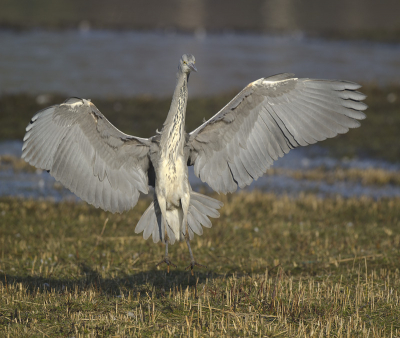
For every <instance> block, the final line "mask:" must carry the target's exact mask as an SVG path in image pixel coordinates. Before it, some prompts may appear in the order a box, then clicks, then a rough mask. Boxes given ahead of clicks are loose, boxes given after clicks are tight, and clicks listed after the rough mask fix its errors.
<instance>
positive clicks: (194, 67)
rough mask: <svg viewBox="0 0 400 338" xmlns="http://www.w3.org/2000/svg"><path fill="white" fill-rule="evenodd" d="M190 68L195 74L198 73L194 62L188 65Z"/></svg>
mask: <svg viewBox="0 0 400 338" xmlns="http://www.w3.org/2000/svg"><path fill="white" fill-rule="evenodd" d="M188 66H189V68H190V69H191V70H194V71H195V72H197V68H196V66H195V65H194V63H193V62H190V63H188Z"/></svg>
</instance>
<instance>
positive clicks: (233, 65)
mask: <svg viewBox="0 0 400 338" xmlns="http://www.w3.org/2000/svg"><path fill="white" fill-rule="evenodd" d="M0 46H1V47H0V74H1V76H0V92H3V93H10V92H27V93H34V94H40V93H47V92H58V93H61V94H65V96H79V97H86V98H96V97H100V96H135V95H141V94H150V95H154V96H170V95H171V94H172V92H173V89H174V85H175V70H176V67H177V64H178V59H179V57H180V56H181V55H182V54H183V53H192V54H194V55H195V56H196V60H197V62H196V66H197V68H198V70H199V72H198V73H197V74H193V75H192V76H191V81H190V95H191V96H200V95H214V94H217V93H221V92H226V91H228V90H231V89H240V88H243V87H244V86H245V85H247V84H248V83H249V82H251V81H254V80H256V79H258V78H260V77H263V76H269V75H273V74H276V73H282V72H293V73H296V75H297V76H299V77H315V78H334V79H347V80H350V81H355V82H377V83H379V84H388V83H399V81H400V58H399V55H400V45H399V44H383V43H377V42H362V41H358V42H357V41H351V42H343V41H342V42H341V41H327V40H322V39H311V38H305V37H303V36H302V35H301V34H298V35H289V36H263V35H248V34H235V35H234V34H215V35H203V34H198V35H189V34H187V35H185V34H165V33H157V32H134V31H128V32H111V31H88V32H80V31H56V32H54V31H53V32H52V31H29V32H23V33H16V32H10V31H0Z"/></svg>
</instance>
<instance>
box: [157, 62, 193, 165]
mask: <svg viewBox="0 0 400 338" xmlns="http://www.w3.org/2000/svg"><path fill="white" fill-rule="evenodd" d="M187 84H188V74H186V73H184V72H182V71H181V70H180V69H179V70H178V72H177V74H176V87H175V91H174V95H173V97H172V102H171V107H170V109H169V112H168V115H167V119H166V120H165V122H164V126H163V129H162V132H161V142H160V146H161V152H162V153H163V154H164V155H166V154H169V156H170V157H172V158H171V160H175V159H176V156H177V155H178V154H180V155H182V156H183V147H184V144H185V118H186V104H187V98H188V86H187Z"/></svg>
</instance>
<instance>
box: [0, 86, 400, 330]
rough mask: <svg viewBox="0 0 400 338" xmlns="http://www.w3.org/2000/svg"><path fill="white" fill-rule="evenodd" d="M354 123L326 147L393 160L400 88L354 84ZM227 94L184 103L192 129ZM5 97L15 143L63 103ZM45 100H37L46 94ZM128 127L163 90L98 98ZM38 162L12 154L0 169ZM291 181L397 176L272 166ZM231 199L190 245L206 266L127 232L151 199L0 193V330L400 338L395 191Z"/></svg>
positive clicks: (141, 129) (150, 111) (151, 112)
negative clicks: (385, 195)
mask: <svg viewBox="0 0 400 338" xmlns="http://www.w3.org/2000/svg"><path fill="white" fill-rule="evenodd" d="M362 91H363V92H364V93H366V94H367V95H368V98H367V100H366V102H367V104H368V105H369V109H368V110H367V112H366V113H367V117H368V118H367V119H366V120H365V121H363V122H362V127H361V128H358V129H355V130H352V131H351V132H349V133H348V134H346V135H342V136H340V137H337V138H335V139H332V140H327V141H324V142H323V143H321V144H322V145H323V146H324V147H327V148H328V149H329V150H330V154H331V155H333V156H339V157H344V156H348V157H353V156H361V157H362V156H368V157H370V158H375V159H376V158H379V159H385V160H387V161H390V162H398V161H399V158H400V147H399V145H398V144H399V142H398V135H399V134H400V87H398V86H389V87H386V88H379V87H376V86H374V85H368V86H365V87H363V88H362ZM232 96H233V93H228V94H226V95H221V96H219V97H214V98H198V99H192V100H190V102H189V104H188V114H187V130H188V131H189V130H192V129H194V128H195V127H196V126H197V125H198V124H199V123H201V120H202V119H203V117H205V118H208V117H210V116H211V115H213V114H214V113H215V112H216V111H218V110H219V109H220V108H221V107H222V106H224V105H225V104H226V102H227V101H228V100H229V99H230V98H231V97H232ZM64 99H65V98H64V97H61V96H58V95H50V96H48V97H46V100H47V102H46V103H40V102H41V101H43V100H37V98H35V97H32V96H28V95H23V94H21V95H3V96H1V97H0V121H1V123H0V138H1V139H22V137H23V134H24V130H25V127H26V125H27V124H28V121H29V119H30V118H31V117H32V116H33V115H34V113H35V112H36V111H38V110H40V109H42V108H44V107H46V106H49V105H51V104H54V103H60V102H62V101H63V100H64ZM46 100H45V101H46ZM93 101H94V103H95V104H96V105H97V106H98V108H99V109H100V110H101V111H102V112H103V113H104V114H105V115H106V116H107V118H109V119H110V121H111V122H112V123H114V124H115V125H116V126H117V127H119V128H120V129H122V130H123V131H124V132H127V133H130V134H134V135H137V136H143V137H148V136H150V135H153V134H154V131H155V129H156V128H157V127H160V126H161V125H162V122H163V121H164V119H165V114H166V112H167V111H168V108H169V105H170V99H169V98H168V99H154V98H145V97H142V98H132V99H117V98H115V99H113V98H110V99H105V100H97V99H94V100H93ZM10 168H12V169H13V170H16V171H18V170H23V171H31V170H34V169H32V167H30V166H28V165H27V164H26V163H25V162H23V161H22V160H20V159H17V158H15V157H12V156H1V157H0V170H9V169H10ZM268 174H270V175H287V176H291V177H294V178H296V179H307V180H320V181H324V182H328V183H332V184H334V182H337V181H358V182H361V183H362V184H363V185H368V186H378V185H379V186H385V185H388V184H391V185H399V184H400V176H399V173H398V172H394V171H388V170H383V169H368V170H361V169H354V168H347V169H346V168H336V169H335V170H326V168H323V167H320V168H315V169H312V170H308V171H299V170H287V169H279V168H275V169H272V170H270V171H268ZM217 198H219V199H221V200H222V201H223V202H224V203H225V205H224V207H223V208H222V209H221V217H220V218H219V219H215V220H213V227H212V228H211V229H204V234H203V236H202V237H196V238H195V240H194V241H193V242H192V248H193V250H194V254H195V257H196V259H197V260H198V261H199V262H200V263H202V264H204V265H206V266H207V268H196V269H195V270H194V275H191V273H190V271H186V270H185V267H186V266H187V265H188V264H189V255H188V252H187V248H186V245H185V244H184V243H178V244H176V245H174V246H172V247H170V258H171V260H172V261H173V262H174V263H175V264H177V265H178V267H177V268H171V271H170V273H167V269H166V267H165V266H160V267H158V268H157V267H156V264H157V262H158V261H160V260H161V257H162V255H163V253H164V246H163V245H162V244H160V243H159V244H154V243H152V241H151V240H149V241H144V240H143V238H142V236H141V235H136V234H135V233H134V228H135V225H136V223H137V222H138V220H139V218H140V216H141V214H142V213H143V212H144V210H145V208H146V207H147V205H148V203H149V201H148V200H145V199H143V200H140V201H139V204H138V206H137V207H136V208H135V209H134V210H131V211H129V212H128V213H125V214H122V215H118V214H117V215H113V214H110V213H107V212H104V211H101V210H98V209H95V208H94V207H92V206H89V205H87V204H85V203H77V204H74V203H68V202H62V203H52V202H49V201H40V200H36V201H32V200H20V199H16V198H0V337H3V336H4V337H16V336H23V337H57V336H60V337H97V336H99V337H101V336H104V337H106V336H107V337H108V336H116V337H126V336H135V337H136V336H142V337H159V336H160V337H165V336H166V337H168V336H173V337H180V336H182V337H188V336H189V337H200V336H204V337H208V336H214V337H216V336H221V337H225V336H226V337H227V336H239V337H243V336H258V337H260V336H261V337H265V336H267V337H400V304H399V301H400V271H399V269H400V198H394V199H381V200H377V201H375V200H372V199H368V198H358V199H356V198H351V199H343V198H340V197H336V198H326V199H319V198H317V197H316V196H315V195H312V194H303V195H300V196H298V197H296V198H288V197H284V196H274V195H270V194H265V193H260V192H253V193H240V194H234V195H229V196H217Z"/></svg>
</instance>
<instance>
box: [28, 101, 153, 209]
mask: <svg viewBox="0 0 400 338" xmlns="http://www.w3.org/2000/svg"><path fill="white" fill-rule="evenodd" d="M150 144H151V141H150V140H148V139H143V138H138V137H134V136H130V135H127V134H124V133H122V132H121V131H119V130H118V129H117V128H115V127H114V126H113V125H112V124H111V123H110V122H109V121H108V120H107V119H106V118H105V116H104V115H103V114H102V113H101V112H100V111H99V110H98V109H97V108H96V106H95V105H94V104H93V103H91V102H90V101H89V100H85V99H79V98H70V99H68V100H66V101H65V102H64V103H62V104H60V105H54V106H51V107H48V108H46V109H43V110H42V111H40V112H38V113H37V114H36V115H35V116H34V117H33V118H32V120H31V122H30V124H29V125H28V127H27V128H26V134H25V137H24V144H23V148H22V150H23V152H22V158H23V159H25V161H27V162H28V163H30V164H31V165H34V166H35V167H38V168H41V169H44V170H47V171H49V172H50V174H51V175H52V176H54V178H55V179H56V180H58V181H60V182H61V183H62V184H63V185H64V186H65V187H67V188H68V189H70V190H71V191H72V192H73V193H75V194H76V195H77V196H78V197H80V198H82V199H83V200H85V201H86V202H88V203H90V204H93V205H94V206H95V207H96V208H97V207H100V208H102V209H104V210H107V211H112V212H122V211H125V210H129V209H131V208H132V207H134V206H135V205H136V203H137V200H138V198H139V194H140V193H139V191H140V192H143V193H147V192H148V185H147V183H148V180H147V170H148V167H149V159H148V156H147V154H148V151H149V147H150Z"/></svg>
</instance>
